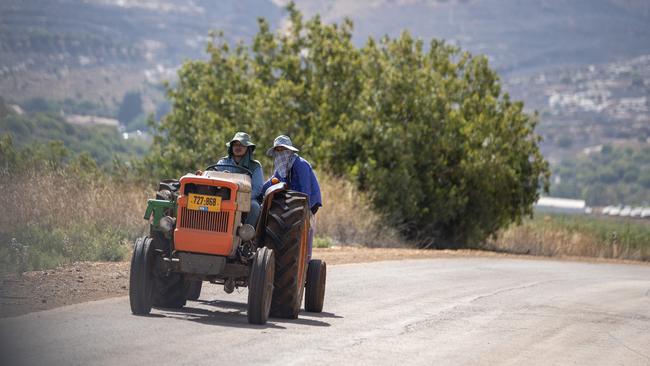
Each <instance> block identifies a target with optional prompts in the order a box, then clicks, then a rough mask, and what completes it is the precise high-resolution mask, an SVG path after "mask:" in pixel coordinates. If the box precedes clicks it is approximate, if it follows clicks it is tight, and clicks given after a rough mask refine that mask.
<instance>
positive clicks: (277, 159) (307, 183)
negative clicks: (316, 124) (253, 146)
mask: <svg viewBox="0 0 650 366" xmlns="http://www.w3.org/2000/svg"><path fill="white" fill-rule="evenodd" d="M298 151H299V150H298V149H297V148H296V147H294V146H293V144H292V142H291V139H290V138H289V136H286V135H280V136H278V137H276V138H275V140H274V141H273V146H272V147H271V148H269V149H268V150H267V151H266V155H268V156H270V157H273V166H274V168H275V172H274V173H273V177H271V178H270V179H269V180H267V181H266V182H265V183H264V186H263V187H262V191H266V189H267V188H269V187H270V186H271V185H272V184H273V182H272V180H273V178H277V179H278V180H279V181H281V182H286V183H287V184H288V185H289V189H292V190H294V191H298V192H302V193H305V194H306V195H307V200H308V201H307V202H308V204H309V210H310V220H309V221H310V225H309V258H311V251H312V241H313V238H314V225H315V215H316V212H317V211H318V209H319V208H320V207H322V206H323V203H322V200H321V194H320V186H319V185H318V179H317V178H316V174H314V170H313V169H312V167H311V164H309V162H308V161H307V160H305V159H303V158H302V157H300V156H298V154H296V153H297V152H298Z"/></svg>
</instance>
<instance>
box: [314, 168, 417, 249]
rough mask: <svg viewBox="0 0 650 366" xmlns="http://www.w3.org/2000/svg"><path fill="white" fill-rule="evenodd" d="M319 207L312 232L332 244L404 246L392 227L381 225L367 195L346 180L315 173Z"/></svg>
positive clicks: (382, 223)
mask: <svg viewBox="0 0 650 366" xmlns="http://www.w3.org/2000/svg"><path fill="white" fill-rule="evenodd" d="M318 177H319V178H318V180H319V183H320V188H321V194H322V198H323V207H322V208H321V209H320V210H319V211H318V214H317V215H316V217H317V224H316V235H317V236H320V237H325V238H330V239H331V240H332V241H334V243H335V244H344V245H355V244H358V245H363V246H368V247H404V246H406V244H405V243H404V241H403V240H402V239H401V238H400V237H399V235H398V233H397V231H396V230H394V229H393V228H391V227H388V226H386V225H385V223H384V222H383V221H382V219H381V216H380V215H378V214H377V213H376V212H374V211H373V210H372V208H371V206H370V203H369V202H368V199H367V197H366V196H365V195H364V194H363V193H361V192H359V191H358V190H357V189H356V188H355V187H354V185H353V184H351V183H350V182H348V181H346V180H344V179H339V178H336V177H333V176H331V175H328V174H322V173H321V174H319V175H318Z"/></svg>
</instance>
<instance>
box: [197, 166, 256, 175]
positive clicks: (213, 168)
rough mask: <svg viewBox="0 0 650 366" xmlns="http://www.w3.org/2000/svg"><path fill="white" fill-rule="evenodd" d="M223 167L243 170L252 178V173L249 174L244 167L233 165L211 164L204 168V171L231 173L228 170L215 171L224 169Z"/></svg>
mask: <svg viewBox="0 0 650 366" xmlns="http://www.w3.org/2000/svg"><path fill="white" fill-rule="evenodd" d="M224 166H229V167H233V168H237V169H239V170H243V171H244V172H245V173H246V174H248V175H250V176H251V177H252V176H253V172H251V171H250V170H248V169H246V168H244V167H241V166H239V165H235V164H218V163H217V164H212V165H210V166H208V167H207V168H205V170H214V171H217V172H226V173H232V172H231V171H229V170H224V169H217V168H220V167H224Z"/></svg>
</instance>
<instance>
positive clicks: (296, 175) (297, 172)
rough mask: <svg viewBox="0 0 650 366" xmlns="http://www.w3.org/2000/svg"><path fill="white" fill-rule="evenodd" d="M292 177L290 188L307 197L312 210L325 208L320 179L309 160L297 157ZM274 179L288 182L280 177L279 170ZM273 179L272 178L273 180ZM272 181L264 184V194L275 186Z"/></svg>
mask: <svg viewBox="0 0 650 366" xmlns="http://www.w3.org/2000/svg"><path fill="white" fill-rule="evenodd" d="M290 176H291V182H290V184H289V188H291V189H292V190H294V191H298V192H302V193H305V194H306V195H307V197H308V202H309V209H310V210H312V211H313V210H314V209H315V208H318V207H321V206H323V201H322V199H321V195H320V186H319V185H318V179H316V174H315V173H314V169H312V167H311V165H310V164H309V162H307V160H305V159H303V158H301V157H300V156H296V160H295V161H294V162H293V166H292V167H291V174H290ZM273 177H275V178H278V179H279V180H280V181H281V182H286V181H287V179H286V178H282V177H280V175H279V174H278V171H277V170H276V171H275V172H274V173H273ZM273 177H271V179H273ZM271 179H269V180H267V181H266V182H265V183H264V186H263V187H262V191H263V192H265V191H266V190H267V189H268V188H269V187H270V186H271V185H272V184H273V183H271Z"/></svg>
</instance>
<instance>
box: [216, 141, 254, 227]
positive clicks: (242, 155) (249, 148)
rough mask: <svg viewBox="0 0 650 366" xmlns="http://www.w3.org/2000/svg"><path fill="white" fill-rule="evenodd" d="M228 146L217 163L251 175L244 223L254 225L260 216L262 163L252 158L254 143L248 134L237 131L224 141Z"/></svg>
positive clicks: (226, 168) (225, 168)
mask: <svg viewBox="0 0 650 366" xmlns="http://www.w3.org/2000/svg"><path fill="white" fill-rule="evenodd" d="M226 147H227V148H228V156H224V157H223V158H221V159H220V160H219V161H218V162H217V165H224V167H223V169H224V170H228V168H229V167H230V168H231V170H232V168H235V167H242V168H244V169H246V170H244V169H241V171H236V172H235V173H243V174H248V172H251V173H252V176H251V210H250V211H249V212H248V216H246V220H245V221H244V223H245V224H250V225H253V227H255V226H256V225H257V219H258V218H259V216H260V211H261V208H260V203H259V198H260V196H261V195H262V192H263V191H262V183H263V181H264V173H263V171H262V164H260V162H259V161H257V160H254V159H253V152H254V151H255V144H254V143H253V142H252V141H251V138H250V136H249V135H248V134H247V133H245V132H237V133H236V134H235V136H233V138H232V140H230V141H229V142H228V143H226Z"/></svg>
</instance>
